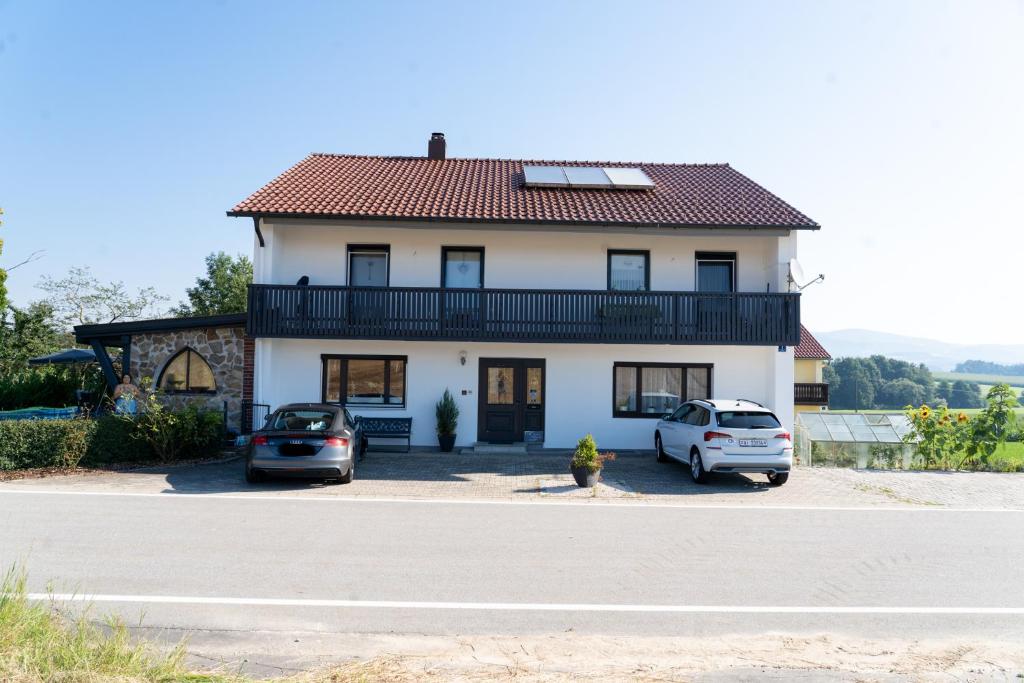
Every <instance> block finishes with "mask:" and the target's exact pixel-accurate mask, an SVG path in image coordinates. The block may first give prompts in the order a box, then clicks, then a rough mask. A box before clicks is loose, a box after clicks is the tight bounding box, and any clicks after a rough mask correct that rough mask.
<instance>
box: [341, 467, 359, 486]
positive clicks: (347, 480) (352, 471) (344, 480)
mask: <svg viewBox="0 0 1024 683" xmlns="http://www.w3.org/2000/svg"><path fill="white" fill-rule="evenodd" d="M355 476H356V464H355V462H353V463H352V464H351V465H349V466H348V472H346V473H345V476H343V477H341V478H340V479H338V483H340V484H351V483H352V478H353V477H355Z"/></svg>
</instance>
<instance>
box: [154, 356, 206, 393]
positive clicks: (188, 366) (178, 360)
mask: <svg viewBox="0 0 1024 683" xmlns="http://www.w3.org/2000/svg"><path fill="white" fill-rule="evenodd" d="M156 385H157V387H159V388H160V389H161V390H163V391H168V392H172V393H185V392H189V393H211V392H214V391H217V382H216V381H215V380H214V378H213V368H211V367H210V364H209V363H207V362H206V359H205V358H203V357H202V356H200V355H199V354H198V353H197V352H196V351H194V350H193V349H191V348H190V347H187V346H186V347H185V348H183V349H182V350H181V351H179V352H178V353H176V354H175V355H174V356H173V357H172V358H171V360H170V362H168V363H167V365H166V366H165V367H164V370H163V372H161V373H160V379H159V380H157V383H156Z"/></svg>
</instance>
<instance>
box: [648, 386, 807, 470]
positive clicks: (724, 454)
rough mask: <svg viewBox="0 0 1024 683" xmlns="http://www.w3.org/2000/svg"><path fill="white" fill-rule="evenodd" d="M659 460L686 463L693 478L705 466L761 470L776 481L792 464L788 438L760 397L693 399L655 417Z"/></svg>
mask: <svg viewBox="0 0 1024 683" xmlns="http://www.w3.org/2000/svg"><path fill="white" fill-rule="evenodd" d="M654 447H655V449H656V450H657V452H658V461H659V462H666V461H667V460H668V459H669V458H673V459H675V460H679V461H680V462H684V463H687V464H688V465H689V466H690V476H692V477H693V480H694V481H695V482H697V483H698V484H703V483H705V482H707V480H708V473H709V472H761V473H763V474H767V475H768V482H769V483H770V484H772V485H773V486H781V485H783V484H785V483H786V480H787V479H789V470H790V469H791V468H792V467H793V438H792V437H791V436H790V434H789V432H788V431H787V430H786V429H785V428H784V427H783V426H782V423H780V422H779V418H777V417H775V413H773V412H772V411H770V410H768V409H767V408H765V407H764V406H762V405H761V404H760V403H755V402H753V401H748V400H746V399H730V400H722V399H716V400H713V401H712V400H707V401H704V400H694V401H687V402H686V403H684V404H682V405H681V406H679V408H677V409H676V411H675V412H674V413H672V414H671V415H666V416H665V417H664V418H662V419H661V420H658V426H657V427H656V428H655V432H654Z"/></svg>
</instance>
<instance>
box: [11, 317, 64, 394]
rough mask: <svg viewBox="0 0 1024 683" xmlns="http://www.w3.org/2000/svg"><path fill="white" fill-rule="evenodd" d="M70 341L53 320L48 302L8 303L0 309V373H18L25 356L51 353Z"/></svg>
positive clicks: (21, 368)
mask: <svg viewBox="0 0 1024 683" xmlns="http://www.w3.org/2000/svg"><path fill="white" fill-rule="evenodd" d="M70 341H71V340H70V339H69V338H68V335H66V334H64V333H63V332H61V330H60V326H59V325H58V323H57V321H56V320H54V314H53V306H51V305H50V304H49V303H46V302H42V301H39V302H36V303H34V304H31V305H30V306H29V307H28V308H17V307H15V306H9V307H8V308H7V310H5V311H2V312H0V376H4V377H6V376H8V375H11V374H13V373H16V372H19V371H21V370H23V369H24V368H25V367H26V365H27V364H28V359H29V358H33V357H35V356H42V355H44V354H47V353H53V352H54V351H57V350H59V349H61V348H63V347H65V346H67V345H68V344H69V342H70Z"/></svg>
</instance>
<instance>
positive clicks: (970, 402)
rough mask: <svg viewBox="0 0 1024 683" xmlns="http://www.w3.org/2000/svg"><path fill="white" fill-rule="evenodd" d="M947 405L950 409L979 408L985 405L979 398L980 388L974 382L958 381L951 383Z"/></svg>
mask: <svg viewBox="0 0 1024 683" xmlns="http://www.w3.org/2000/svg"><path fill="white" fill-rule="evenodd" d="M949 405H950V407H952V408H981V407H982V406H984V405H985V401H984V399H982V397H981V387H979V386H978V385H977V384H975V383H974V382H965V381H964V380H962V379H958V380H957V381H955V382H953V388H952V389H951V390H950V392H949Z"/></svg>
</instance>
